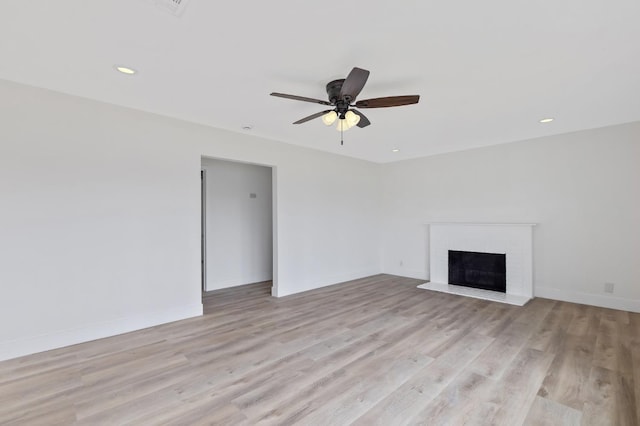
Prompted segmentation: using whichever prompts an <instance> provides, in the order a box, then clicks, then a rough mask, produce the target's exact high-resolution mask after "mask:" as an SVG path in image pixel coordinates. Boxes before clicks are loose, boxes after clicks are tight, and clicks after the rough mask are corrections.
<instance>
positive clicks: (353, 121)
mask: <svg viewBox="0 0 640 426" xmlns="http://www.w3.org/2000/svg"><path fill="white" fill-rule="evenodd" d="M344 119H345V120H347V123H348V124H349V128H351V127H353V126H356V125H358V123H359V122H360V116H359V115H358V114H356V113H355V112H353V111H351V110H349V111H347V113H346V114H345V115H344Z"/></svg>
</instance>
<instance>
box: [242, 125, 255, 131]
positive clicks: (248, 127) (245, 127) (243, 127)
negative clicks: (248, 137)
mask: <svg viewBox="0 0 640 426" xmlns="http://www.w3.org/2000/svg"><path fill="white" fill-rule="evenodd" d="M251 129H253V126H249V125H246V126H242V130H251Z"/></svg>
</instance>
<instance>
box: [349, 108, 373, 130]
mask: <svg viewBox="0 0 640 426" xmlns="http://www.w3.org/2000/svg"><path fill="white" fill-rule="evenodd" d="M351 111H353V113H354V114H357V115H359V116H360V121H358V124H356V126H358V127H360V128H362V127H367V126H368V125H369V124H371V122H370V121H369V119H368V118H367V117H366V116H365V115H364V114H363V113H361V112H360V111H357V110H355V109H352V110H351Z"/></svg>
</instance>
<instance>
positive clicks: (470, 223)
mask: <svg viewBox="0 0 640 426" xmlns="http://www.w3.org/2000/svg"><path fill="white" fill-rule="evenodd" d="M425 225H455V226H460V225H464V226H531V227H532V226H537V225H538V224H537V223H518V222H514V223H495V222H427V223H425Z"/></svg>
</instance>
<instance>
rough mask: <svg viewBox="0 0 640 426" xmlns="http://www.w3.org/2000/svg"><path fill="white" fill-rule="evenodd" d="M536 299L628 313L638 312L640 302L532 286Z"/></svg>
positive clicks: (639, 310)
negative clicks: (541, 298)
mask: <svg viewBox="0 0 640 426" xmlns="http://www.w3.org/2000/svg"><path fill="white" fill-rule="evenodd" d="M533 291H534V293H535V296H536V297H543V298H545V299H553V300H562V301H565V302H573V303H580V304H583V305H592V306H600V307H602V308H610V309H619V310H622V311H629V312H640V300H637V299H624V298H622V297H613V296H604V295H600V294H592V293H583V292H579V291H567V290H561V289H557V288H553V287H543V286H534V289H533Z"/></svg>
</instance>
